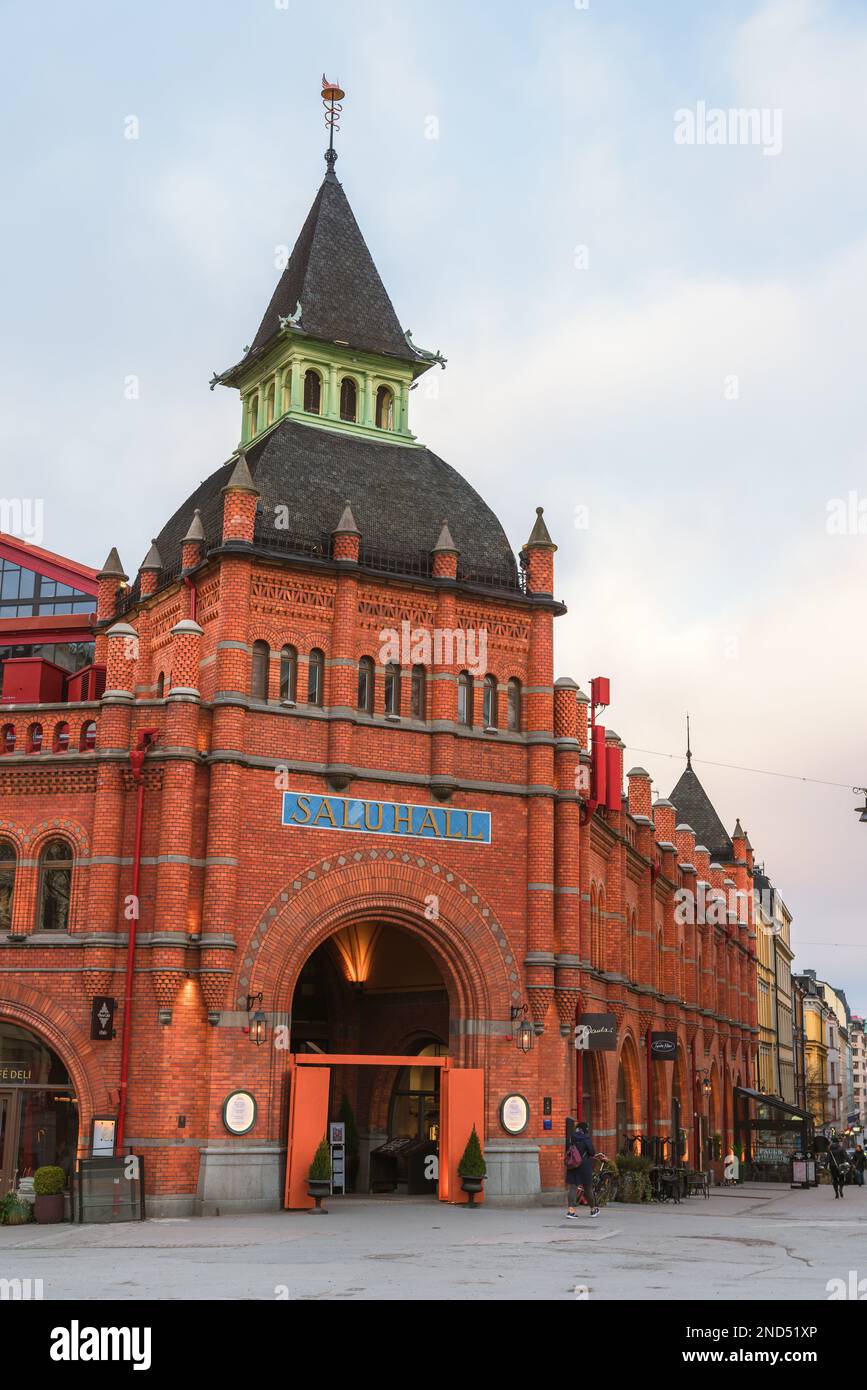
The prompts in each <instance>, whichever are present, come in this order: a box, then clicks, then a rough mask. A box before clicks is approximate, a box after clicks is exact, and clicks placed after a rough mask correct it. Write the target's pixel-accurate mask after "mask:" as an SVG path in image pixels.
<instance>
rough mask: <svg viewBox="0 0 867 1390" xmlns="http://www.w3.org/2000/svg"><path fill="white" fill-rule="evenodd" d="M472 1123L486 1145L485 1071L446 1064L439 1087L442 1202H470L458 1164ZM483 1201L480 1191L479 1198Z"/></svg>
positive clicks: (482, 1143) (478, 1199)
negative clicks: (462, 1185)
mask: <svg viewBox="0 0 867 1390" xmlns="http://www.w3.org/2000/svg"><path fill="white" fill-rule="evenodd" d="M473 1125H475V1127H476V1133H477V1134H478V1136H479V1143H480V1144H481V1146H482V1148H483V1149H484V1147H485V1073H484V1072H483V1071H480V1070H477V1069H475V1068H472V1067H466V1068H464V1067H455V1068H454V1069H452V1068H451V1067H444V1068H443V1072H442V1077H441V1089H440V1180H439V1199H440V1201H441V1202H468V1201H469V1198H468V1196H467V1194H466V1193H465V1192H464V1191H463V1190H462V1189H461V1180H460V1178H459V1177H458V1164H459V1163H460V1161H461V1158H462V1157H463V1152H464V1149H465V1148H466V1143H467V1140H468V1139H469V1137H470V1135H471V1133H472V1130H473ZM481 1201H482V1193H479V1195H478V1197H477V1198H476V1202H481Z"/></svg>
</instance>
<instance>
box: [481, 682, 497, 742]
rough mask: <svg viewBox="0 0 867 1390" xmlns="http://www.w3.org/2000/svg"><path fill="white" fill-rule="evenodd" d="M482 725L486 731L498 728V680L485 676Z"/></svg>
mask: <svg viewBox="0 0 867 1390" xmlns="http://www.w3.org/2000/svg"><path fill="white" fill-rule="evenodd" d="M482 723H483V724H484V726H485V728H486V729H496V727H497V678H496V676H485V684H484V686H483V688H482Z"/></svg>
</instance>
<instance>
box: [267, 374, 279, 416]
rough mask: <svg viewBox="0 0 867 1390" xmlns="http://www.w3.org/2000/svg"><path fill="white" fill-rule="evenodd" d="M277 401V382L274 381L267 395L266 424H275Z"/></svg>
mask: <svg viewBox="0 0 867 1390" xmlns="http://www.w3.org/2000/svg"><path fill="white" fill-rule="evenodd" d="M276 403H277V383H276V381H272V382H271V385H270V386H269V387H268V390H267V392H266V395H265V424H266V425H273V423H274V410H275V406H276Z"/></svg>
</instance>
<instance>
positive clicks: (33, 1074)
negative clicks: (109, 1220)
mask: <svg viewBox="0 0 867 1390" xmlns="http://www.w3.org/2000/svg"><path fill="white" fill-rule="evenodd" d="M78 1130H79V1119H78V1097H77V1095H76V1091H75V1087H74V1085H73V1082H72V1079H71V1077H70V1075H69V1072H68V1070H67V1068H66V1066H65V1064H64V1062H63V1061H62V1059H61V1058H60V1057H59V1056H58V1054H57V1053H56V1052H54V1051H53V1050H52V1049H51V1048H50V1047H49V1046H48V1044H47V1043H46V1042H44V1041H43V1039H42V1038H40V1037H39V1036H38V1035H37V1034H36V1033H32V1032H31V1031H30V1030H29V1029H27V1028H23V1027H21V1026H20V1025H19V1024H16V1023H11V1022H8V1021H6V1020H3V1019H0V1197H3V1196H5V1195H6V1193H7V1192H10V1191H12V1190H13V1189H14V1188H15V1186H16V1184H17V1183H19V1182H20V1181H21V1180H22V1179H27V1178H32V1177H33V1174H34V1172H35V1171H36V1169H37V1168H41V1167H43V1166H45V1165H46V1164H52V1165H56V1166H57V1167H59V1168H62V1169H63V1171H64V1173H65V1174H66V1176H67V1179H68V1178H69V1177H70V1175H71V1174H72V1172H73V1171H74V1167H75V1156H76V1151H77V1147H78Z"/></svg>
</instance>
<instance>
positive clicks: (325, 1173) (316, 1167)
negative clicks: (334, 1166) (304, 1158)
mask: <svg viewBox="0 0 867 1390" xmlns="http://www.w3.org/2000/svg"><path fill="white" fill-rule="evenodd" d="M308 1176H309V1177H310V1178H311V1179H312V1180H313V1181H314V1182H330V1181H331V1150H330V1148H329V1147H328V1140H327V1139H323V1140H322V1143H321V1144H320V1145H319V1148H318V1149H317V1150H316V1152H315V1154H314V1155H313V1162H312V1163H311V1165H310V1171H309V1174H308Z"/></svg>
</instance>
